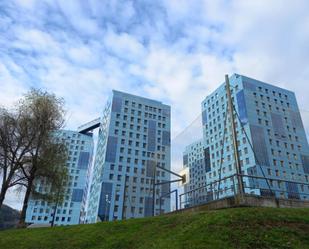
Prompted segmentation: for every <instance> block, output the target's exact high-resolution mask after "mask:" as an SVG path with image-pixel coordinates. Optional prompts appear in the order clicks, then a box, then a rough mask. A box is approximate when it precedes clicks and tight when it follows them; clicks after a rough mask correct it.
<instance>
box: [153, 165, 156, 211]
mask: <svg viewBox="0 0 309 249" xmlns="http://www.w3.org/2000/svg"><path fill="white" fill-rule="evenodd" d="M156 174H157V161H155V166H154V170H153V185H152V216H155V207H156V200H155V199H156Z"/></svg>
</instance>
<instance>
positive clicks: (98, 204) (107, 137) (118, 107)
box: [87, 91, 171, 223]
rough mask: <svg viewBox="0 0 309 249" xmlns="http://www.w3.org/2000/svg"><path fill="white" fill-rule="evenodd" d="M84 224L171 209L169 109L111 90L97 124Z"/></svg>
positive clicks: (148, 100) (157, 103)
mask: <svg viewBox="0 0 309 249" xmlns="http://www.w3.org/2000/svg"><path fill="white" fill-rule="evenodd" d="M100 123H101V124H100V128H99V135H98V144H97V152H96V156H95V162H94V168H93V179H92V183H91V187H90V196H89V205H88V209H87V222H88V223H94V222H97V221H107V220H121V219H128V218H135V217H145V216H151V215H152V214H153V200H154V198H153V196H155V201H154V204H155V210H154V212H155V214H159V213H162V212H167V211H169V210H170V198H169V197H166V198H163V199H162V202H161V210H159V207H160V203H159V199H160V196H161V195H162V194H164V193H167V192H169V188H170V186H169V184H163V185H160V186H157V187H155V194H153V193H154V192H153V183H154V179H156V182H157V183H158V182H164V181H169V179H170V175H169V174H168V173H167V172H165V171H164V170H161V169H158V168H156V165H158V166H160V167H163V168H166V169H170V167H171V163H170V160H171V159H170V158H171V156H170V154H171V148H170V106H168V105H164V104H162V103H161V102H159V101H155V100H151V99H147V98H143V97H139V96H135V95H131V94H127V93H123V92H119V91H113V94H112V97H111V101H110V102H108V103H107V105H106V107H105V109H104V111H103V117H102V119H101V122H100Z"/></svg>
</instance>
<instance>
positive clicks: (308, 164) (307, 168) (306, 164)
mask: <svg viewBox="0 0 309 249" xmlns="http://www.w3.org/2000/svg"><path fill="white" fill-rule="evenodd" d="M301 161H302V163H303V168H304V172H305V174H309V156H307V155H301Z"/></svg>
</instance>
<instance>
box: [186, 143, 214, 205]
mask: <svg viewBox="0 0 309 249" xmlns="http://www.w3.org/2000/svg"><path fill="white" fill-rule="evenodd" d="M205 159H206V157H205V146H204V140H203V139H199V140H197V141H195V142H193V143H192V144H189V145H188V146H186V148H185V151H184V152H183V167H184V168H189V181H188V183H187V184H185V185H184V192H185V193H186V192H189V191H191V190H194V189H197V188H200V187H202V186H204V185H205V182H206V171H209V169H208V168H207V167H210V166H209V162H207V161H205ZM192 195H193V196H191V195H190V196H187V202H186V204H189V205H193V204H194V201H195V202H196V203H198V202H201V201H206V198H207V195H206V192H205V189H204V188H200V189H198V190H197V191H196V193H192ZM191 197H192V198H191Z"/></svg>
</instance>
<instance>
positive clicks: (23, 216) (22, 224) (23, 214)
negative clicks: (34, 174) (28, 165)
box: [18, 178, 34, 228]
mask: <svg viewBox="0 0 309 249" xmlns="http://www.w3.org/2000/svg"><path fill="white" fill-rule="evenodd" d="M33 179H34V178H30V179H29V181H28V186H27V189H26V194H25V198H24V203H23V208H22V210H21V213H20V218H19V224H18V227H20V228H23V227H25V226H26V223H25V219H26V211H27V208H28V201H29V197H30V194H31V191H32V183H33Z"/></svg>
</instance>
